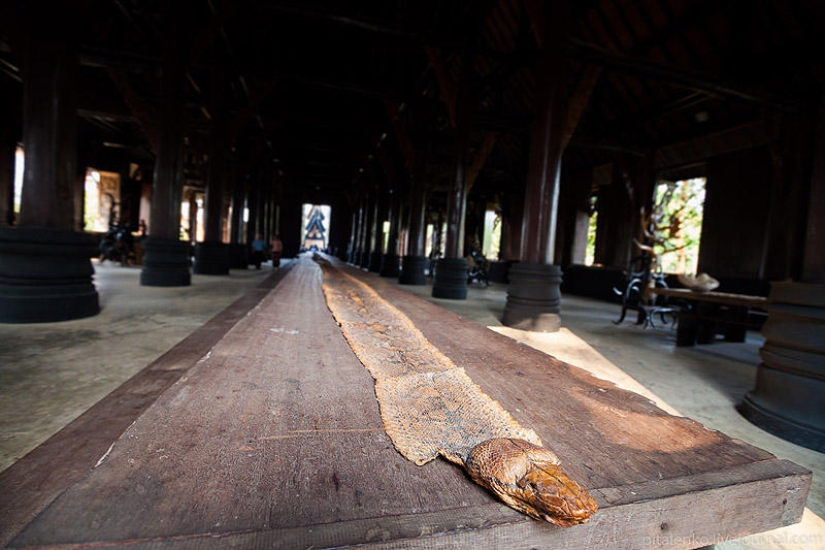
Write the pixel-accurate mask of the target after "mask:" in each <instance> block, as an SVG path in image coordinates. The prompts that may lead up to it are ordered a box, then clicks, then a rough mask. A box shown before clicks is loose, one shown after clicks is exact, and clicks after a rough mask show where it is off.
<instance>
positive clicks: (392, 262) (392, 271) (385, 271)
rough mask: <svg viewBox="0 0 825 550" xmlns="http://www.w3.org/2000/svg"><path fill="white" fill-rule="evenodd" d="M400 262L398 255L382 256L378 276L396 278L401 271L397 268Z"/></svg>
mask: <svg viewBox="0 0 825 550" xmlns="http://www.w3.org/2000/svg"><path fill="white" fill-rule="evenodd" d="M400 261H401V258H399V257H398V254H384V256H382V258H381V271H380V272H379V275H381V276H382V277H398V273H399V272H400V271H401V270H400V268H399V267H398V262H400Z"/></svg>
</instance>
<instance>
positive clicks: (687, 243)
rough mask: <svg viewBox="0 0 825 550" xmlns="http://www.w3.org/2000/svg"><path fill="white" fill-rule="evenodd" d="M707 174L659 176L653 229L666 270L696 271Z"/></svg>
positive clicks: (692, 272)
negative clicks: (671, 178) (680, 177)
mask: <svg viewBox="0 0 825 550" xmlns="http://www.w3.org/2000/svg"><path fill="white" fill-rule="evenodd" d="M706 182H707V179H706V178H691V179H686V180H679V181H665V180H660V181H659V182H658V183H657V184H656V194H655V196H654V212H653V216H652V222H653V224H654V227H653V231H654V234H656V235H657V239H655V243H654V251H655V253H656V257H657V261H658V264H659V267H660V268H661V270H662V271H664V272H665V273H686V274H694V273H696V269H697V266H698V264H699V243H700V241H701V239H702V218H703V213H704V206H705V184H706Z"/></svg>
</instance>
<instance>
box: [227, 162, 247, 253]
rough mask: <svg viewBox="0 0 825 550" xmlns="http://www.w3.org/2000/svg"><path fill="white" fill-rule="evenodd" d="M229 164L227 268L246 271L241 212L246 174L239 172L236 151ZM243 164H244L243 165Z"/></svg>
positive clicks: (243, 202) (239, 163) (242, 209)
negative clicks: (229, 191) (230, 200)
mask: <svg viewBox="0 0 825 550" xmlns="http://www.w3.org/2000/svg"><path fill="white" fill-rule="evenodd" d="M234 151H235V154H234V155H233V157H232V159H231V162H230V174H231V176H230V181H231V182H232V183H231V187H232V214H231V216H230V220H229V268H230V269H246V268H247V266H248V265H249V255H248V254H247V251H246V245H245V244H244V243H243V211H244V208H246V172H245V170H244V171H242V170H241V160H240V159H239V158H238V157H239V155H238V152H237V149H235V150H234ZM244 164H245V163H244Z"/></svg>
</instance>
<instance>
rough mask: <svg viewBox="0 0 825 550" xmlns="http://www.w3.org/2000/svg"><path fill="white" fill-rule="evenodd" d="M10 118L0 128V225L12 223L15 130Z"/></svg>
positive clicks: (15, 146)
mask: <svg viewBox="0 0 825 550" xmlns="http://www.w3.org/2000/svg"><path fill="white" fill-rule="evenodd" d="M15 126H16V124H13V123H12V121H11V120H8V119H7V120H6V121H5V122H4V123H3V127H2V128H0V227H3V226H7V225H14V221H15V220H14V159H15V149H16V148H17V132H16V131H15V129H14V127H15Z"/></svg>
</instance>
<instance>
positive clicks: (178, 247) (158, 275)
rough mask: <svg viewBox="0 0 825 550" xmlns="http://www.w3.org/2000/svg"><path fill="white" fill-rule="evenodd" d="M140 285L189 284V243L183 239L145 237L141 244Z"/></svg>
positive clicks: (190, 282)
mask: <svg viewBox="0 0 825 550" xmlns="http://www.w3.org/2000/svg"><path fill="white" fill-rule="evenodd" d="M143 247H144V252H143V270H142V271H141V272H140V284H141V285H142V286H189V285H191V284H192V274H191V273H190V272H189V264H190V258H189V249H190V245H189V243H188V242H185V241H178V240H175V239H164V238H160V237H147V238H146V240H145V241H144V244H143Z"/></svg>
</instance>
